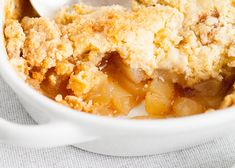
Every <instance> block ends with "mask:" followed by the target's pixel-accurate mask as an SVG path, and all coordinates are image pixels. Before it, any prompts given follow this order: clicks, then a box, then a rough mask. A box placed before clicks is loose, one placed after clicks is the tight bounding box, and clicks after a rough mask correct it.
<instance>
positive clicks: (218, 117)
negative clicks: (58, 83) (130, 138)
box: [0, 0, 235, 134]
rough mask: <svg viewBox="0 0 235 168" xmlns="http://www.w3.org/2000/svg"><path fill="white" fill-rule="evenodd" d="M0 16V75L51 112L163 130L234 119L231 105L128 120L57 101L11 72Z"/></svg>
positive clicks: (189, 128)
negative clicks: (97, 113) (176, 116)
mask: <svg viewBox="0 0 235 168" xmlns="http://www.w3.org/2000/svg"><path fill="white" fill-rule="evenodd" d="M1 1H2V2H3V3H2V4H4V0H1ZM2 6H4V5H2ZM2 11H3V10H2ZM3 20H4V17H3V12H0V29H1V33H0V73H1V76H2V78H3V79H4V80H5V81H6V82H7V83H8V85H10V86H11V88H12V89H13V90H14V91H15V92H16V93H17V94H18V95H21V96H24V97H28V99H30V100H31V101H34V102H36V103H38V104H39V105H41V106H42V107H47V109H50V110H53V111H54V114H55V115H56V114H58V115H60V116H63V117H68V118H70V119H74V120H80V121H83V122H89V123H92V124H99V125H106V126H107V125H108V126H109V127H115V128H125V129H128V130H138V131H146V132H149V131H150V132H152V131H153V129H154V130H155V131H154V132H158V133H164V134H167V133H173V132H174V133H177V132H182V131H192V130H193V129H200V128H205V127H215V126H218V125H221V124H226V123H228V122H233V121H235V107H230V108H227V109H222V110H215V111H213V112H207V113H202V114H198V115H193V116H188V117H180V118H168V119H156V120H130V119H123V118H113V117H105V116H97V115H93V114H88V113H84V112H81V111H77V110H74V109H71V108H69V107H66V106H64V105H62V104H59V103H57V102H55V101H54V100H51V99H49V98H48V97H46V96H44V95H41V94H40V93H38V92H37V91H36V90H35V89H33V88H31V87H30V86H29V85H28V84H27V83H25V82H24V81H23V80H22V79H21V78H20V77H19V76H18V74H17V72H15V70H14V69H13V67H12V66H11V65H10V63H9V60H8V56H7V53H6V50H5V46H4V35H3Z"/></svg>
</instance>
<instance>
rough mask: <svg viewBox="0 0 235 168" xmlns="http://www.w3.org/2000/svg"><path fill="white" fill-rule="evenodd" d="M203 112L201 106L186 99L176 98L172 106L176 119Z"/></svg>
mask: <svg viewBox="0 0 235 168" xmlns="http://www.w3.org/2000/svg"><path fill="white" fill-rule="evenodd" d="M204 110H205V108H204V107H203V106H202V105H201V104H199V103H198V102H196V101H194V100H192V99H190V98H186V97H179V98H177V99H176V100H175V101H174V105H173V111H174V113H175V115H176V116H178V117H182V116H189V115H194V114H199V113H202V112H203V111H204Z"/></svg>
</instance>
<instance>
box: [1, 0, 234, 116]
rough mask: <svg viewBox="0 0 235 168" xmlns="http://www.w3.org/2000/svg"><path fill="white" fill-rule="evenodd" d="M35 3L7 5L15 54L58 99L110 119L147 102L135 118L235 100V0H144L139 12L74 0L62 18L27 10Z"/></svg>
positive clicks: (26, 74) (23, 69) (18, 65)
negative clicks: (37, 14) (38, 15)
mask: <svg viewBox="0 0 235 168" xmlns="http://www.w3.org/2000/svg"><path fill="white" fill-rule="evenodd" d="M27 3H28V2H27V1H23V0H21V1H20V0H15V1H14V0H9V2H8V3H7V5H6V8H7V9H8V10H7V13H6V20H5V28H4V34H5V44H6V50H7V53H8V56H9V61H10V62H11V64H12V65H13V66H14V67H15V69H16V71H17V72H18V73H19V75H20V76H21V78H22V79H23V80H25V81H26V82H27V83H28V84H29V85H30V86H32V87H33V88H34V89H36V90H37V91H39V92H40V93H42V94H44V95H46V96H48V97H49V98H51V99H53V100H56V101H57V102H59V103H62V104H64V105H66V106H69V107H71V108H73V109H76V110H79V111H84V112H87V113H92V114H98V115H105V116H128V115H129V112H130V111H131V110H132V109H133V108H134V107H136V106H137V105H139V104H141V103H144V105H145V109H146V114H144V115H143V116H137V117H135V118H166V117H180V116H187V115H193V114H198V113H203V112H206V111H212V110H214V109H220V108H227V107H229V106H232V105H234V104H235V84H234V82H235V69H234V67H235V2H234V1H233V0H227V1H219V0H208V1H202V0H193V1H192V0H190V1H189V0H186V1H185V0H177V1H176V0H138V1H133V8H132V10H128V9H125V8H123V7H121V6H109V7H91V6H87V5H85V4H76V5H74V6H73V7H67V8H64V9H62V10H61V11H60V12H58V14H57V17H56V18H55V19H54V20H53V19H49V18H43V17H37V16H36V15H35V12H33V10H32V11H30V12H29V11H28V12H29V13H28V14H24V13H23V12H21V11H24V10H23V8H24V6H25V5H22V4H27ZM9 6H11V7H12V6H17V7H18V8H9ZM11 9H12V10H11ZM15 10H18V12H17V11H15ZM19 11H20V12H19Z"/></svg>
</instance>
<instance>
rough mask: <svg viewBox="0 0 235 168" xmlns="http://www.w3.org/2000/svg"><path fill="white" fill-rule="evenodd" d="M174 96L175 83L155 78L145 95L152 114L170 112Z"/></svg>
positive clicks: (146, 106)
mask: <svg viewBox="0 0 235 168" xmlns="http://www.w3.org/2000/svg"><path fill="white" fill-rule="evenodd" d="M173 97H174V85H173V84H172V83H170V82H164V81H161V80H160V79H155V80H153V82H152V83H151V85H150V86H149V90H148V92H147V95H146V97H145V108H146V111H147V112H148V113H149V114H150V115H157V116H159V115H166V114H167V113H169V112H170V109H171V103H172V99H173Z"/></svg>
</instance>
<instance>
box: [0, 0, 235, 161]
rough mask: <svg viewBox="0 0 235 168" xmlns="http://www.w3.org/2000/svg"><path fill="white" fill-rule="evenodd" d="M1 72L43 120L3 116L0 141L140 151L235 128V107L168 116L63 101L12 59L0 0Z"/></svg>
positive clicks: (163, 148) (159, 150) (185, 144)
mask: <svg viewBox="0 0 235 168" xmlns="http://www.w3.org/2000/svg"><path fill="white" fill-rule="evenodd" d="M0 2H1V3H0V8H1V9H0V11H1V13H0V30H1V33H0V73H1V76H2V77H3V78H4V80H5V81H6V82H7V83H8V84H9V85H10V86H11V88H12V89H13V90H14V91H15V93H16V94H17V95H18V97H19V100H20V101H21V103H22V105H23V106H24V107H25V109H26V110H27V112H28V113H29V114H30V115H31V116H32V117H33V119H34V120H35V121H36V122H38V123H39V125H32V126H28V125H27V126H26V125H19V124H14V123H11V122H9V121H6V120H4V119H0V141H2V142H4V143H10V144H15V145H21V146H28V147H55V146H61V145H75V146H77V147H79V148H82V149H85V150H88V151H92V152H96V153H101V154H107V155H117V156H139V155H150V154H158V153H163V152H164V153H165V152H170V151H174V150H179V149H183V148H186V147H190V146H194V145H198V144H200V143H203V142H206V141H209V140H212V139H214V138H216V137H222V136H224V135H225V134H229V133H230V132H232V130H233V129H234V128H235V108H234V107H233V108H229V109H225V110H220V111H216V112H211V113H206V114H201V115H196V116H191V117H184V118H177V119H164V120H151V121H148V120H127V119H115V118H107V117H99V116H94V115H90V114H87V113H83V112H79V111H75V110H72V109H70V108H67V107H65V106H63V105H60V104H58V103H56V102H54V101H52V100H50V99H48V98H47V97H45V96H43V95H40V94H39V93H37V92H36V91H35V90H33V89H32V88H30V87H29V86H28V85H27V84H25V83H24V81H22V80H21V79H20V78H19V77H18V75H17V74H16V73H15V71H14V70H13V68H12V67H11V65H10V64H9V63H8V58H7V54H6V51H5V47H4V43H3V34H2V30H3V13H2V11H3V9H2V8H3V6H4V0H1V1H0Z"/></svg>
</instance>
